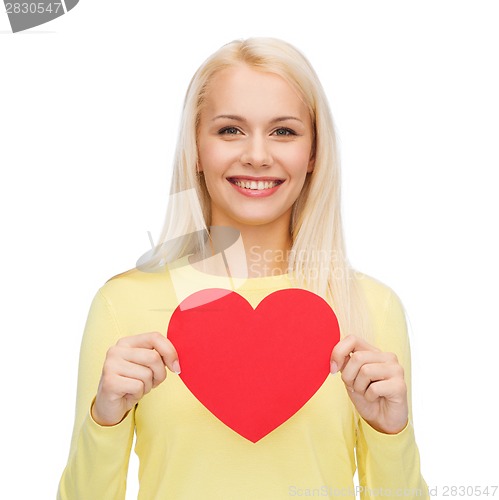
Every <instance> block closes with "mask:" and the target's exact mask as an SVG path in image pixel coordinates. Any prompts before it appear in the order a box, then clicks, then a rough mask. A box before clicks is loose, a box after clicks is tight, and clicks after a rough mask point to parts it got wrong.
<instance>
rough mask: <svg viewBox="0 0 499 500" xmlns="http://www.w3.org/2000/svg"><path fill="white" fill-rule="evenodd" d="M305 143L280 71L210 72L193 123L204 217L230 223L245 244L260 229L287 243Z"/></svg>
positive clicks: (300, 110)
mask: <svg viewBox="0 0 499 500" xmlns="http://www.w3.org/2000/svg"><path fill="white" fill-rule="evenodd" d="M262 89H264V92H262ZM312 143H313V126H312V122H311V118H310V115H309V112H308V109H307V107H306V106H305V104H304V103H303V101H302V100H301V99H300V98H299V96H298V95H297V93H296V92H295V91H294V89H293V88H292V87H291V86H290V85H289V84H288V83H287V82H286V81H285V80H284V79H283V78H281V77H280V76H277V75H273V74H269V73H264V72H261V71H256V70H254V69H252V68H251V67H249V66H247V65H238V66H235V67H232V68H228V69H225V70H223V71H220V72H219V73H218V74H216V75H215V76H214V77H213V79H212V80H211V82H210V85H209V86H208V88H207V90H206V92H205V99H204V102H203V106H202V107H201V110H200V120H199V126H198V151H199V160H198V171H199V172H202V173H203V175H204V180H205V183H206V188H207V190H208V193H209V197H210V209H211V225H213V226H231V227H235V228H236V229H238V230H239V231H240V232H241V233H242V234H245V235H247V236H246V238H243V239H244V240H245V243H247V244H249V245H251V246H253V245H256V244H257V243H258V242H259V241H261V239H262V237H263V238H265V234H273V236H274V237H275V236H276V235H278V234H282V235H286V239H283V240H282V241H281V242H280V244H282V245H283V250H286V249H288V247H289V248H290V247H291V238H290V235H289V231H288V228H289V225H290V221H291V212H292V207H293V204H294V202H295V201H296V199H297V198H298V196H299V194H300V192H301V190H302V188H303V184H304V182H305V177H306V175H307V174H308V173H310V172H312V170H313V164H314V161H313V150H312ZM275 243H276V242H274V245H275Z"/></svg>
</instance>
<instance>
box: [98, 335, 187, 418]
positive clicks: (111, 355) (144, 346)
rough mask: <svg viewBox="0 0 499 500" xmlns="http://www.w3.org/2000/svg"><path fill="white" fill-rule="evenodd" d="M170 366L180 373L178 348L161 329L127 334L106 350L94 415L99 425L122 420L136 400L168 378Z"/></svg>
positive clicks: (172, 369) (173, 370)
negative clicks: (167, 370) (161, 332)
mask: <svg viewBox="0 0 499 500" xmlns="http://www.w3.org/2000/svg"><path fill="white" fill-rule="evenodd" d="M165 366H167V367H168V368H169V369H170V370H171V371H172V372H175V373H180V365H179V362H178V355H177V351H176V350H175V348H174V347H173V344H172V343H171V342H170V341H169V340H168V339H167V338H166V337H165V336H164V335H161V334H160V333H158V332H150V333H142V334H139V335H133V336H130V337H124V338H122V339H120V340H118V342H117V343H116V345H114V346H113V347H111V348H110V349H109V350H108V351H107V354H106V359H105V361H104V367H103V369H102V375H101V379H100V382H99V388H98V389H97V396H96V398H95V401H94V404H93V405H92V409H91V413H92V418H93V419H94V420H95V421H96V422H97V423H98V424H99V425H115V424H117V423H119V422H121V421H122V420H123V419H124V418H125V416H126V415H127V413H128V412H129V411H130V410H131V409H132V408H133V407H134V406H135V404H136V403H137V402H138V401H139V400H140V399H141V398H142V396H144V394H147V393H148V392H149V391H150V390H151V389H153V388H154V387H157V386H158V385H159V384H161V382H163V381H164V380H165V379H166V369H165Z"/></svg>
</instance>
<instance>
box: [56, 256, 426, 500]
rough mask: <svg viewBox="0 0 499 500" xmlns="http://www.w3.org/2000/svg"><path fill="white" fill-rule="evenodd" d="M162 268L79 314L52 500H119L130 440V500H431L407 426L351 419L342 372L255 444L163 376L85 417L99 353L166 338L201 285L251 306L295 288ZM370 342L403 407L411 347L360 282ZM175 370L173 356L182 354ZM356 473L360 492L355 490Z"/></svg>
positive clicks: (367, 284) (383, 294)
mask: <svg viewBox="0 0 499 500" xmlns="http://www.w3.org/2000/svg"><path fill="white" fill-rule="evenodd" d="M178 264H179V265H178V266H173V267H170V269H169V270H167V271H164V272H161V273H146V272H142V271H139V270H137V269H132V270H130V271H127V272H125V273H123V274H120V275H118V276H115V277H114V278H112V279H110V280H109V281H107V282H106V283H105V284H104V285H103V286H102V287H101V288H100V289H99V290H98V291H97V293H96V295H95V297H94V299H93V301H92V304H91V306H90V311H89V314H88V318H87V322H86V325H85V330H84V334H83V340H82V345H81V352H80V364H79V374H78V392H77V404H76V416H75V424H74V430H73V437H72V441H71V449H70V453H69V458H68V463H67V466H66V468H65V470H64V472H63V475H62V478H61V481H60V484H59V491H58V499H61V500H66V499H68V500H76V499H81V500H115V499H116V500H117V499H123V498H125V489H126V477H127V469H128V460H129V456H130V451H131V445H132V439H133V434H134V432H136V435H137V440H136V446H135V452H136V453H137V455H138V457H139V461H140V468H139V480H140V490H139V499H143V500H154V499H172V500H196V499H205V500H267V499H268V500H280V499H289V498H293V497H303V496H315V497H322V498H336V497H338V498H355V496H356V494H357V497H359V496H360V498H362V499H364V498H366V499H367V498H374V497H378V496H392V497H393V496H399V497H403V498H429V497H428V493H427V486H426V483H425V482H424V480H423V478H422V476H421V472H420V464H419V453H418V449H417V446H416V442H415V437H414V430H413V425H412V412H411V411H410V416H409V423H408V425H407V426H406V427H405V429H403V430H402V431H401V432H400V433H398V434H395V435H388V434H383V433H380V432H378V431H376V430H375V429H373V428H372V427H371V426H370V425H369V424H368V423H367V422H365V421H364V420H363V419H362V418H361V417H359V415H358V414H357V413H356V411H355V409H354V406H353V404H352V403H351V401H350V399H349V397H348V394H347V392H346V389H345V387H344V384H343V382H342V380H341V375H340V374H339V373H337V374H335V375H328V377H327V379H326V381H325V382H324V384H323V385H322V386H321V387H320V389H319V390H318V391H317V392H316V393H315V395H314V396H312V398H311V399H310V400H309V401H308V402H307V403H306V404H305V405H304V406H303V407H302V408H301V409H300V410H299V411H298V412H297V413H295V414H294V415H293V416H292V417H291V418H289V419H288V420H287V421H286V422H284V423H283V424H282V425H280V426H279V427H277V428H276V429H275V430H274V431H272V432H271V433H270V434H268V435H266V436H265V437H264V438H262V439H261V440H259V441H257V442H256V443H253V442H251V441H249V440H247V439H245V438H243V437H241V436H240V435H239V434H237V433H236V432H234V431H233V430H232V429H230V428H229V427H227V426H226V425H224V424H223V423H222V422H221V421H220V420H218V419H217V418H216V417H215V416H214V415H213V414H212V413H210V412H209V411H208V410H207V409H206V408H205V407H204V406H203V405H202V404H201V403H200V402H199V401H198V400H197V399H196V398H195V397H194V396H193V394H192V393H191V392H190V391H189V390H188V389H187V387H186V386H185V384H184V383H183V381H182V380H181V378H180V376H178V375H176V374H174V373H172V372H170V371H168V376H167V379H166V380H165V382H163V383H162V384H161V385H160V386H159V387H157V388H155V389H153V390H152V391H151V392H150V393H149V394H147V395H146V396H144V397H143V398H142V400H141V401H140V402H139V403H138V405H136V407H135V408H134V410H132V411H131V412H130V413H129V414H128V415H127V417H126V418H125V419H124V420H123V421H122V422H120V423H119V424H117V425H115V426H111V427H104V426H100V425H98V424H97V423H96V422H95V421H93V419H92V417H91V415H90V411H89V410H90V406H91V403H92V400H93V399H94V397H95V394H96V390H97V386H98V382H99V379H100V375H101V370H102V366H103V363H104V359H105V355H106V351H107V349H108V348H109V347H110V346H111V345H113V344H115V343H116V341H117V340H118V339H119V338H121V337H124V336H127V335H136V334H139V333H144V332H151V331H159V332H162V333H164V334H166V332H167V328H168V323H169V320H170V317H171V315H172V313H173V311H174V310H175V308H176V307H177V305H178V304H179V303H180V301H182V300H183V299H184V298H185V297H187V296H189V295H190V294H192V293H194V292H195V291H197V290H200V289H203V288H226V289H230V290H235V291H237V292H238V293H239V294H240V295H241V296H243V297H244V298H245V299H246V300H247V301H248V302H249V303H250V304H251V305H252V306H253V308H256V306H257V305H258V303H259V302H260V301H261V300H263V298H265V297H266V296H267V295H268V294H269V293H271V292H273V291H276V290H280V289H283V288H290V287H291V286H292V283H291V280H290V276H289V275H287V274H284V275H279V276H269V277H263V278H251V279H247V280H237V279H236V280H235V279H229V278H224V277H219V276H213V275H209V274H205V273H202V272H200V271H198V270H196V269H195V268H193V267H192V266H191V265H189V263H188V261H187V257H184V258H183V259H180V261H179V262H178ZM359 279H360V280H361V283H362V286H363V289H364V291H365V294H366V297H367V301H368V307H369V312H370V315H371V319H372V322H373V327H374V333H375V343H376V345H377V346H378V347H379V348H380V349H382V350H385V351H391V352H394V353H395V354H396V355H397V356H398V359H399V362H400V363H401V364H402V366H403V367H404V370H405V378H406V382H407V386H408V389H409V391H408V395H409V404H410V403H411V400H410V395H411V391H410V385H411V380H410V348H409V340H408V336H407V329H406V323H405V316H404V311H403V308H402V306H401V304H400V301H399V299H398V297H397V296H396V295H395V294H394V292H393V291H392V290H391V289H390V288H388V287H386V286H385V285H383V284H381V283H379V282H378V281H376V280H374V279H372V278H369V277H367V276H365V275H360V278H359ZM180 365H181V366H182V360H181V359H180ZM356 464H357V467H358V472H359V482H360V488H359V489H357V491H355V490H354V487H353V480H352V478H353V475H354V472H355V469H356Z"/></svg>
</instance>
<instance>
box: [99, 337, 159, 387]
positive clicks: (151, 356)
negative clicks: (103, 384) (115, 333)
mask: <svg viewBox="0 0 499 500" xmlns="http://www.w3.org/2000/svg"><path fill="white" fill-rule="evenodd" d="M112 349H113V350H112V351H111V352H110V353H109V355H110V356H116V358H117V361H118V362H120V366H121V371H117V373H118V374H119V375H123V376H130V377H132V378H141V379H143V380H145V378H149V379H150V380H151V387H157V386H158V385H159V384H160V383H161V382H163V381H164V380H165V378H166V369H165V365H164V362H163V358H162V357H161V355H160V354H159V353H158V351H156V350H154V349H144V348H141V347H136V348H130V347H123V346H118V345H116V346H114V347H113V348H112ZM123 362H126V364H125V363H123ZM128 365H131V366H129V367H128ZM134 366H136V367H145V368H146V369H147V372H145V371H143V370H140V371H139V370H138V369H137V370H136V372H135V373H136V375H137V376H135V375H134V372H133V371H132V370H133V367H134ZM127 367H128V368H127ZM139 373H141V374H142V376H140V375H139ZM146 375H148V377H146ZM149 390H150V389H149ZM146 392H149V391H146Z"/></svg>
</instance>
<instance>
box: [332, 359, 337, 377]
mask: <svg viewBox="0 0 499 500" xmlns="http://www.w3.org/2000/svg"><path fill="white" fill-rule="evenodd" d="M337 371H338V365H337V363H336V361H332V362H331V373H332V374H333V375H334V374H335V373H336V372H337Z"/></svg>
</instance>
